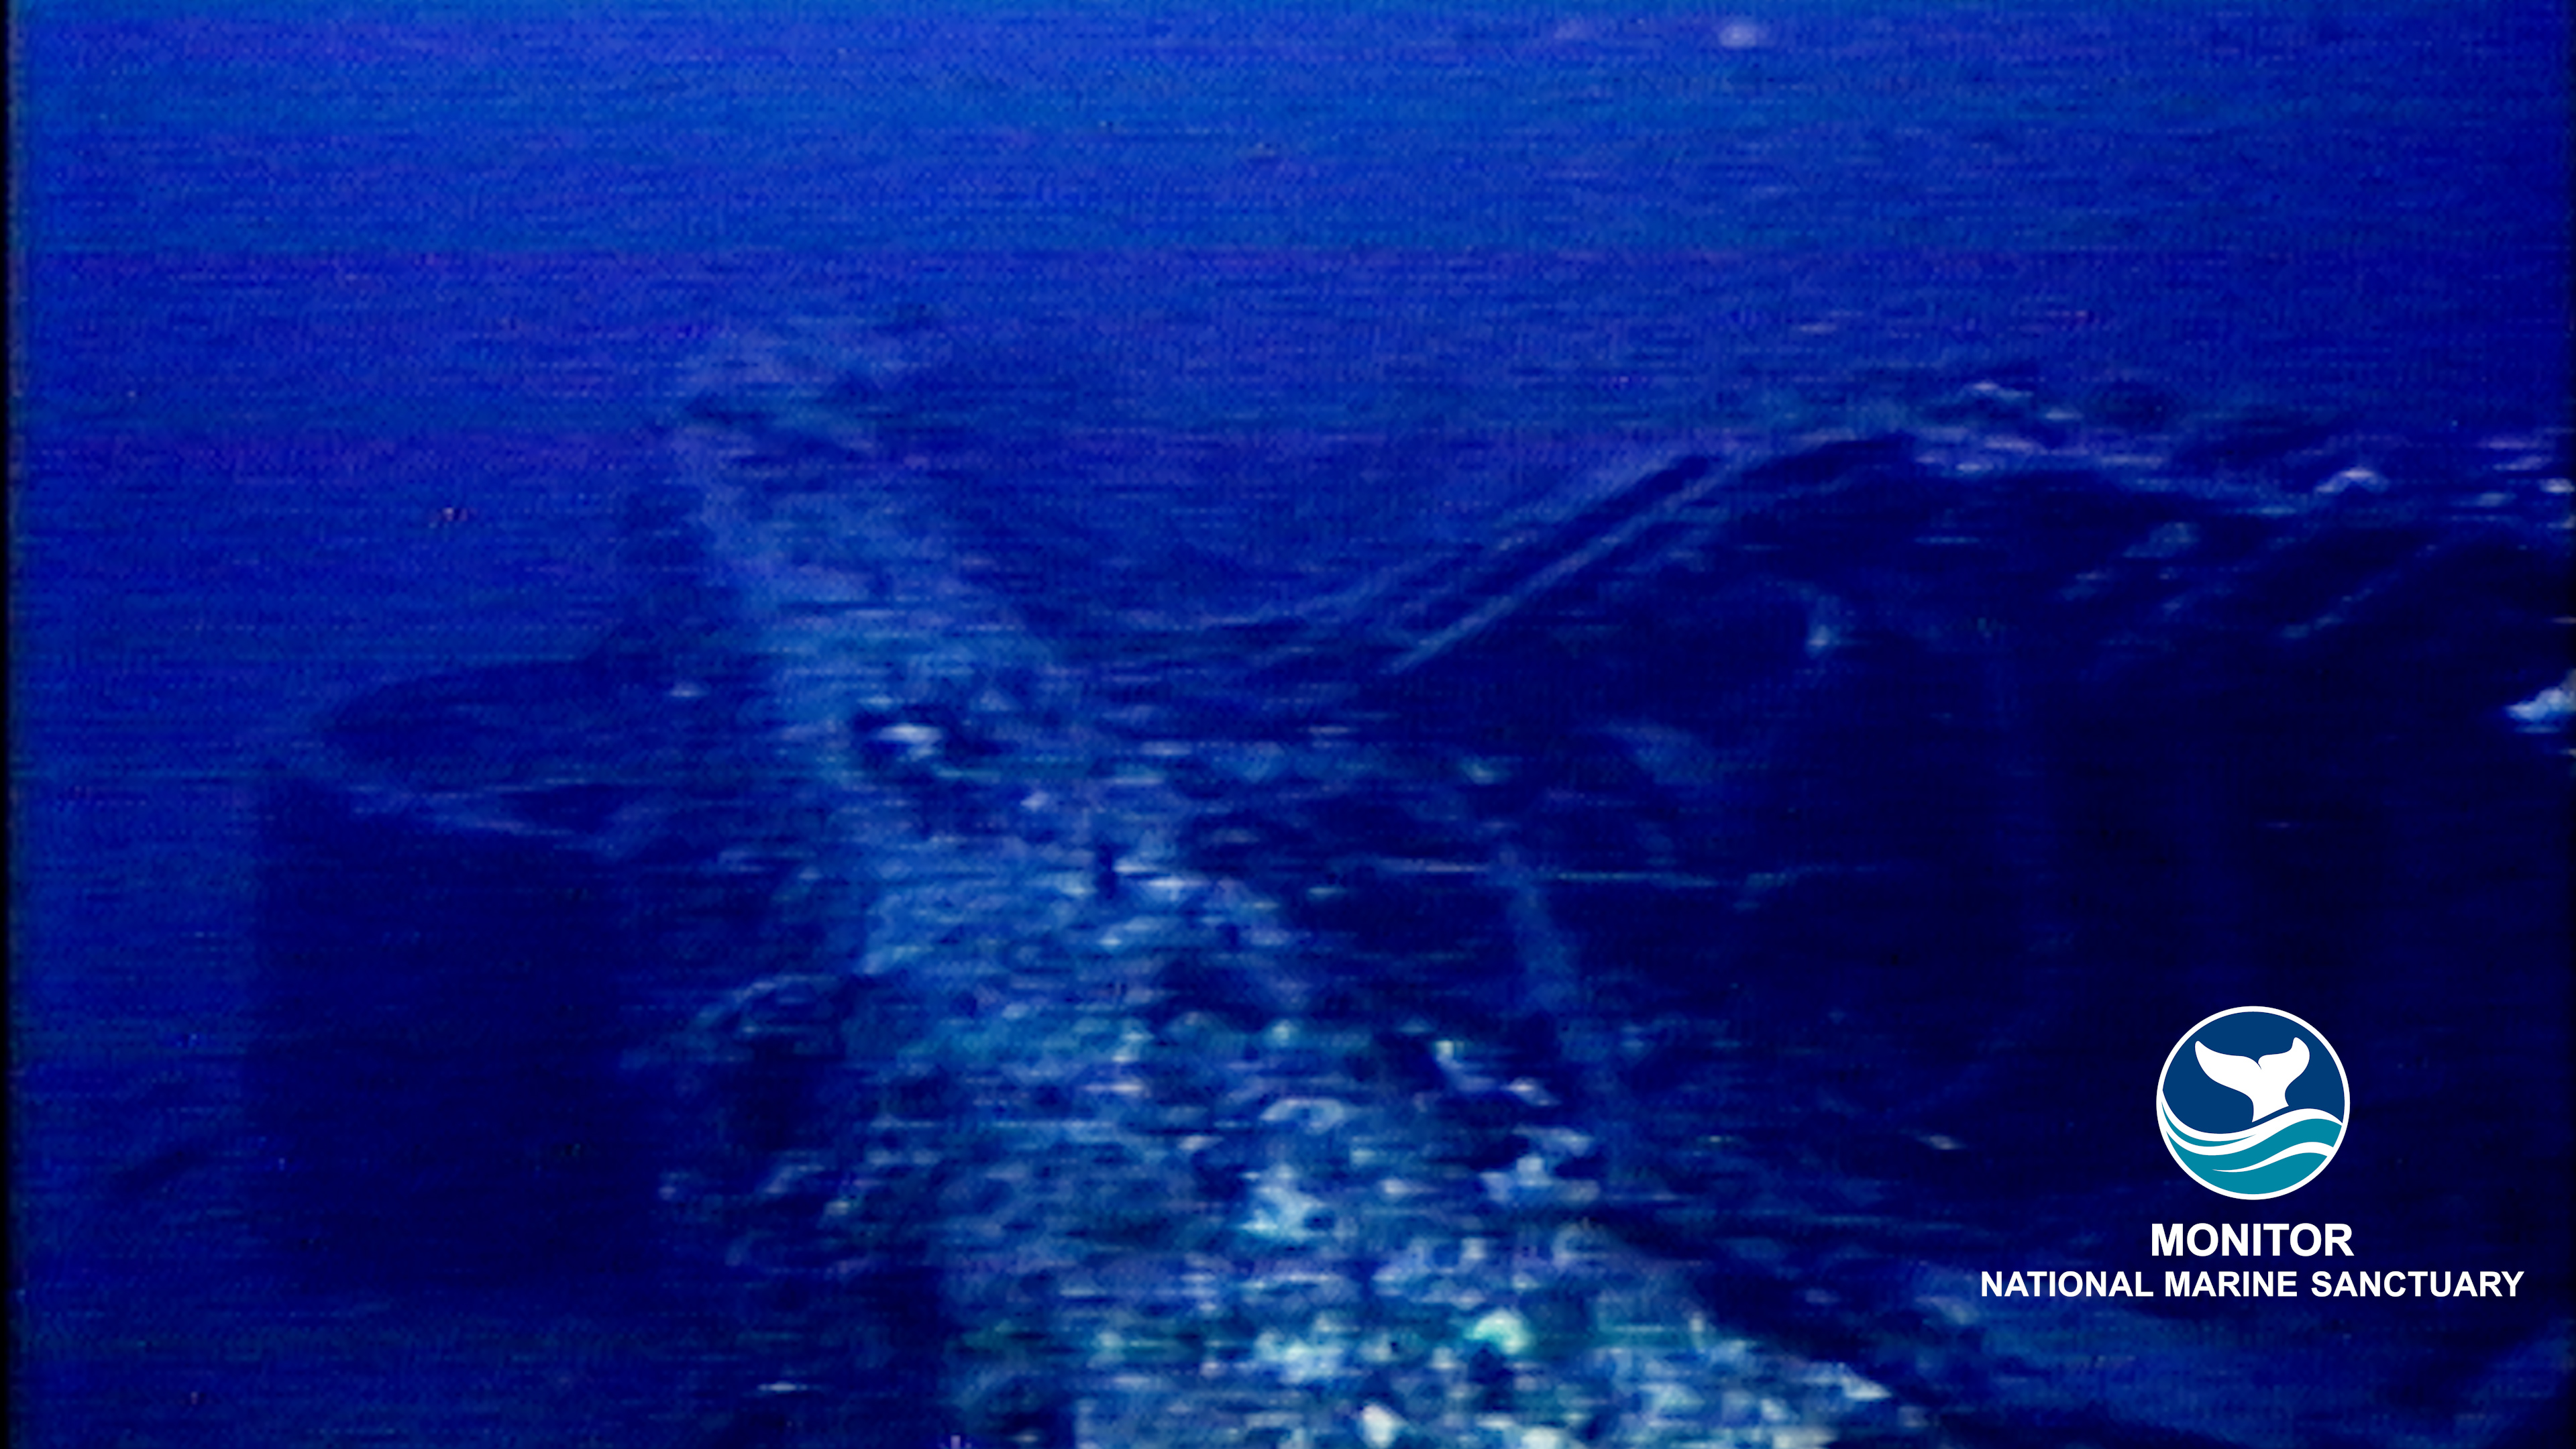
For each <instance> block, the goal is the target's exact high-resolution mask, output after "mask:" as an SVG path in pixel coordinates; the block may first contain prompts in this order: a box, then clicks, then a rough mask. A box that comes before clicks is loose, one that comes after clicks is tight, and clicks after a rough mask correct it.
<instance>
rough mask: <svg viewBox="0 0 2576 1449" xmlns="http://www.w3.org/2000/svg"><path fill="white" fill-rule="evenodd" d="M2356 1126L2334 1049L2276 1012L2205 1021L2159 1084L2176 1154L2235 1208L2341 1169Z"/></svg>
mask: <svg viewBox="0 0 2576 1449" xmlns="http://www.w3.org/2000/svg"><path fill="white" fill-rule="evenodd" d="M2351 1117H2352V1096H2351V1083H2350V1082H2349V1081H2348V1080H2347V1079H2346V1078H2345V1076H2344V1071H2343V1060H2342V1058H2341V1057H2339V1056H2337V1055H2336V1053H2335V1049H2334V1046H2333V1044H2332V1043H2330V1042H2328V1041H2327V1040H2326V1039H2325V1036H2324V1035H2323V1034H2322V1033H2320V1032H2319V1031H2318V1030H2317V1029H2316V1028H2315V1027H2313V1026H2310V1025H2309V1024H2308V1023H2306V1022H2304V1021H2302V1020H2300V1019H2299V1018H2297V1017H2295V1016H2292V1015H2291V1014H2290V1013H2288V1012H2286V1011H2276V1010H2273V1009H2272V1008H2270V1007H2264V1006H2240V1007H2237V1008H2235V1009H2233V1010H2230V1011H2222V1012H2219V1013H2217V1014H2215V1015H2213V1016H2209V1017H2205V1018H2203V1019H2202V1020H2201V1021H2200V1023H2199V1024H2198V1025H2195V1026H2194V1027H2192V1029H2191V1030H2189V1031H2187V1032H2185V1033H2183V1035H2182V1039H2181V1040H2180V1041H2177V1042H2175V1043H2174V1047H2173V1050H2172V1051H2171V1052H2169V1053H2167V1054H2166V1057H2165V1069H2164V1072H2163V1074H2162V1075H2161V1076H2159V1077H2158V1078H2157V1081H2156V1125H2157V1127H2158V1129H2159V1130H2160V1131H2161V1132H2162V1133H2163V1135H2164V1140H2165V1148H2166V1150H2167V1151H2168V1152H2170V1153H2172V1154H2173V1160H2174V1161H2175V1163H2176V1164H2178V1165H2179V1166H2180V1167H2181V1168H2182V1170H2183V1171H2185V1172H2187V1173H2190V1174H2191V1175H2192V1177H2193V1178H2194V1179H2195V1180H2197V1181H2198V1182H2199V1183H2200V1184H2201V1185H2202V1186H2204V1187H2206V1188H2208V1189H2209V1190H2210V1191H2212V1192H2216V1193H2221V1194H2224V1195H2226V1196H2228V1197H2233V1198H2246V1199H2257V1198H2271V1197H2279V1196H2281V1195H2282V1194H2284V1193H2288V1192H2292V1191H2295V1190H2297V1189H2298V1188H2299V1187H2301V1186H2302V1185H2304V1184H2305V1183H2306V1182H2307V1181H2308V1179H2310V1178H2312V1177H2315V1176H2316V1175H2317V1174H2318V1173H2319V1172H2321V1171H2323V1170H2324V1169H2325V1165H2326V1164H2327V1163H2328V1162H2331V1161H2333V1160H2334V1155H2335V1150H2336V1149H2337V1148H2339V1147H2341V1146H2342V1145H2343V1139H2344V1133H2345V1130H2346V1127H2347V1124H2349V1122H2350V1121H2351Z"/></svg>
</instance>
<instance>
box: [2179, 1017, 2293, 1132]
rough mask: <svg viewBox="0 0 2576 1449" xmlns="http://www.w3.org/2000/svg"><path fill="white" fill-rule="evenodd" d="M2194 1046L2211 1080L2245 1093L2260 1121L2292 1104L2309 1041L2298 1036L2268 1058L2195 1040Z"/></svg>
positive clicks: (2233, 1090)
mask: <svg viewBox="0 0 2576 1449" xmlns="http://www.w3.org/2000/svg"><path fill="white" fill-rule="evenodd" d="M2191 1049H2192V1052H2193V1053H2194V1054H2195V1055H2197V1056H2198V1057H2199V1058H2200V1069H2201V1070H2202V1071H2203V1072H2205V1073H2207V1074H2208V1076H2209V1079H2210V1080H2211V1081H2213V1082H2216V1083H2217V1084H2218V1085H2220V1086H2222V1087H2225V1088H2227V1089H2228V1090H2229V1091H2231V1092H2243V1093H2244V1094H2245V1099H2246V1100H2247V1101H2249V1102H2251V1103H2253V1104H2254V1120H2255V1121H2257V1122H2260V1121H2262V1120H2263V1119H2264V1118H2266V1117H2269V1116H2271V1115H2272V1114H2273V1113H2275V1112H2278V1111H2280V1110H2281V1109H2282V1108H2284V1107H2287V1106H2289V1105H2290V1099H2289V1092H2290V1084H2291V1083H2292V1082H2295V1081H2297V1080H2298V1079H2299V1074H2300V1073H2302V1072H2304V1071H2306V1070H2307V1069H2308V1044H2307V1043H2306V1042H2304V1041H2301V1040H2299V1039H2298V1038H2297V1037H2292V1038H2291V1039H2290V1049H2289V1050H2288V1051H2285V1052H2274V1053H2273V1054H2272V1055H2270V1056H2268V1057H2231V1056H2229V1055H2227V1054H2226V1053H2224V1052H2214V1051H2211V1050H2210V1049H2209V1048H2208V1047H2206V1046H2203V1045H2201V1044H2200V1043H2199V1042H2193V1043H2192V1044H2191Z"/></svg>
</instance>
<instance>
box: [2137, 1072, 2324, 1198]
mask: <svg viewBox="0 0 2576 1449" xmlns="http://www.w3.org/2000/svg"><path fill="white" fill-rule="evenodd" d="M2156 1111H2157V1114H2158V1115H2159V1116H2161V1117H2162V1118H2163V1119H2164V1124H2165V1143H2166V1145H2167V1146H2169V1147H2171V1148H2172V1149H2173V1153H2174V1160H2175V1161H2176V1162H2179V1163H2181V1164H2182V1167H2183V1171H2185V1172H2188V1173H2190V1174H2191V1175H2192V1176H2194V1177H2196V1178H2199V1179H2200V1180H2201V1181H2202V1182H2205V1183H2207V1184H2209V1185H2210V1186H2211V1187H2214V1188H2217V1189H2218V1190H2219V1191H2221V1192H2224V1193H2230V1194H2233V1195H2236V1196H2239V1197H2271V1196H2274V1195H2275V1194H2278V1193H2283V1192H2287V1191H2289V1190H2290V1189H2291V1188H2294V1187H2296V1186H2298V1185H2299V1184H2300V1183H2303V1182H2305V1181H2307V1180H2308V1179H2309V1178H2311V1177H2314V1176H2316V1175H2317V1173H2318V1172H2319V1171H2320V1170H2322V1169H2323V1168H2324V1167H2325V1165H2326V1162H2327V1161H2329V1160H2331V1159H2332V1158H2333V1157H2334V1152H2335V1148H2336V1147H2337V1146H2338V1145H2340V1144H2341V1143H2342V1141H2343V1123H2342V1122H2341V1121H2340V1120H2339V1119H2337V1118H2336V1117H2335V1115H2334V1114H2333V1113H2331V1112H2320V1111H2318V1110H2317V1109H2316V1108H2314V1107H2308V1108H2303V1109H2301V1110H2300V1111H2296V1112H2284V1113H2282V1114H2281V1115H2280V1116H2278V1117H2275V1118H2273V1119H2272V1120H2271V1121H2269V1122H2265V1123H2263V1124H2261V1125H2259V1126H2255V1127H2248V1128H2246V1129H2245V1130H2244V1131H2242V1132H2217V1133H2210V1132H2195V1131H2193V1130H2192V1129H2191V1128H2190V1127H2188V1126H2186V1125H2184V1123H2183V1121H2182V1119H2181V1118H2179V1117H2176V1116H2175V1115H2174V1111H2173V1105H2172V1104H2171V1103H2169V1102H2167V1101H2166V1100H2165V1097H2164V1094H2163V1093H2162V1092H2158V1093H2157V1094H2156Z"/></svg>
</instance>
